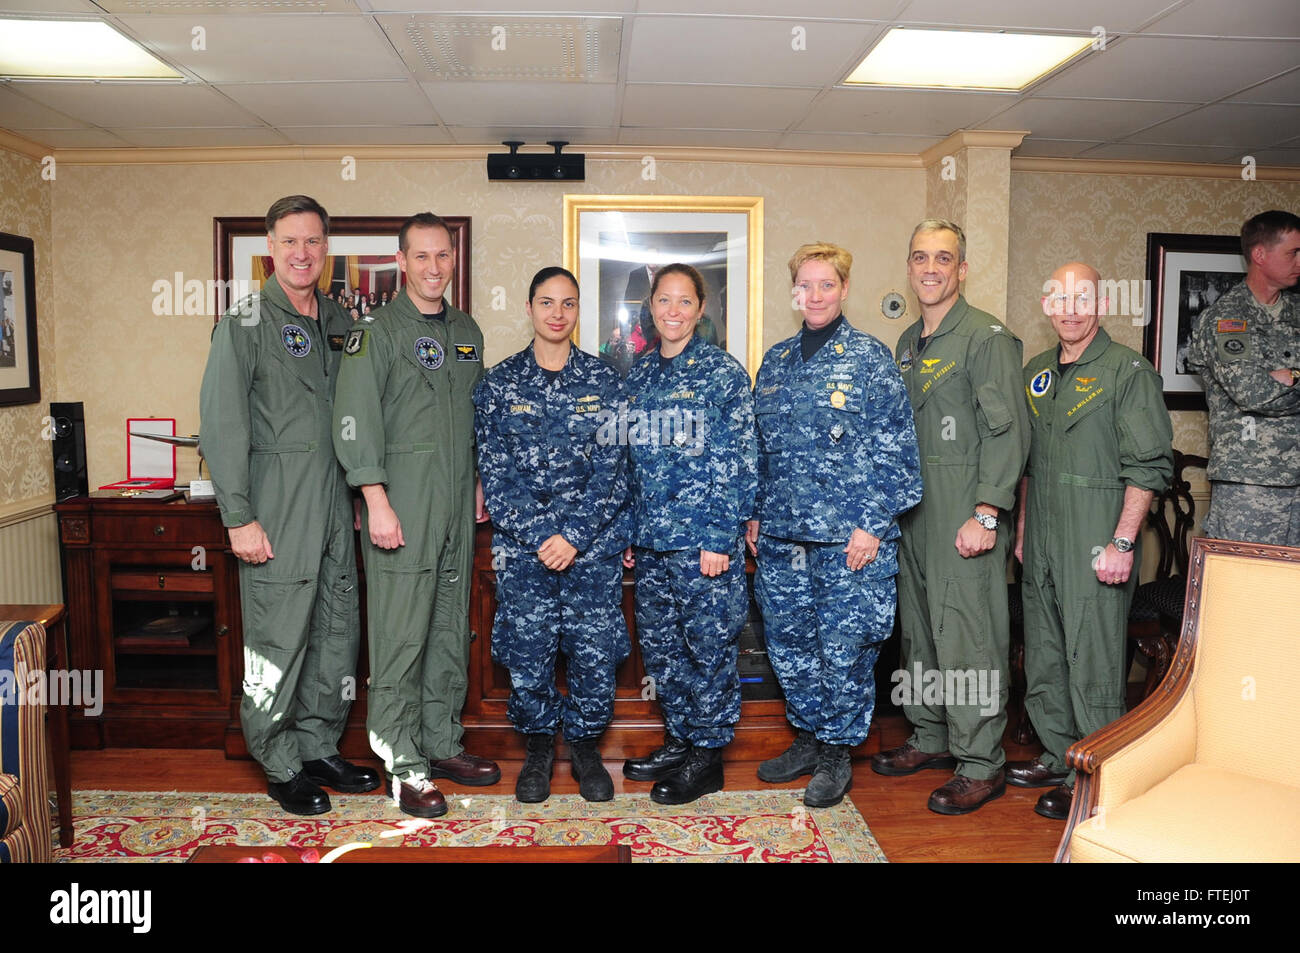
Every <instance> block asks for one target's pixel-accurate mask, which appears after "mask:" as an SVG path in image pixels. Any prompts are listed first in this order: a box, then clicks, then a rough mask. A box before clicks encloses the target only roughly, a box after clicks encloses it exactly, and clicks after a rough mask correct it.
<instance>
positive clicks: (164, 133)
mask: <svg viewBox="0 0 1300 953" xmlns="http://www.w3.org/2000/svg"><path fill="white" fill-rule="evenodd" d="M112 131H113V132H115V133H116V134H117V135H119V136H120V137H122V139H123V140H125V141H126V142H128V143H130V144H131V145H133V146H142V147H144V148H148V149H172V148H186V147H209V148H228V147H232V146H283V145H286V144H288V142H289V140H288V139H286V138H285V137H284V136H282V135H280V134H279V133H278V132H276V131H275V130H274V129H268V128H266V127H265V126H256V127H252V128H247V129H230V128H220V129H119V128H114V129H113V130H112Z"/></svg>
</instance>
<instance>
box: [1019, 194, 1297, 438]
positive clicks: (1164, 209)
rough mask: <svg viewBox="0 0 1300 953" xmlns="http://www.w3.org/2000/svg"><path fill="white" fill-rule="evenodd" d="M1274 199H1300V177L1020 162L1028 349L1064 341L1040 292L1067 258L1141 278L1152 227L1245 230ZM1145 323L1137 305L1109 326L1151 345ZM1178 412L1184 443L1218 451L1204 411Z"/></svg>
mask: <svg viewBox="0 0 1300 953" xmlns="http://www.w3.org/2000/svg"><path fill="white" fill-rule="evenodd" d="M1271 208H1280V209H1289V210H1291V211H1295V210H1296V209H1297V208H1300V183H1297V182H1260V181H1251V182H1247V181H1242V180H1240V179H1208V178H1206V179H1202V178H1187V177H1173V176H1130V175H1124V176H1121V175H1095V174H1080V173H1054V172H1051V173H1049V172H1012V174H1011V256H1010V260H1009V267H1008V272H1009V273H1008V280H1007V288H1008V296H1009V297H1008V306H1007V311H1008V314H1007V318H1008V321H1007V323H1008V324H1009V325H1010V326H1011V327H1012V328H1013V329H1014V330H1015V331H1016V333H1018V334H1019V335H1020V336H1021V338H1022V339H1023V340H1024V342H1025V359H1026V360H1028V359H1029V357H1031V356H1033V355H1034V354H1037V353H1039V352H1040V351H1043V350H1045V349H1047V348H1048V347H1049V346H1051V345H1052V344H1053V343H1055V338H1054V337H1053V334H1052V328H1051V325H1050V323H1049V322H1048V320H1047V318H1045V317H1044V316H1043V313H1042V310H1041V309H1040V306H1039V297H1040V296H1041V294H1042V285H1043V282H1044V281H1046V280H1047V279H1048V278H1049V277H1051V274H1052V272H1053V271H1054V270H1055V269H1056V268H1057V267H1058V266H1059V265H1061V264H1064V263H1065V262H1066V261H1069V260H1071V259H1076V260H1082V261H1085V262H1087V263H1089V264H1092V265H1094V266H1095V267H1096V268H1097V269H1098V270H1099V271H1100V272H1101V274H1102V277H1103V278H1115V279H1119V280H1122V281H1126V282H1128V281H1137V282H1138V287H1139V288H1140V287H1141V283H1142V282H1143V281H1144V280H1145V279H1146V253H1147V252H1146V248H1147V232H1188V233H1194V234H1212V235H1235V234H1237V233H1238V232H1240V230H1241V223H1242V222H1243V221H1245V220H1246V219H1247V218H1250V217H1251V216H1252V215H1255V214H1256V213H1258V212H1263V211H1266V210H1268V209H1271ZM1130 310H1135V309H1132V308H1131V309H1130ZM1144 323H1145V316H1144V315H1141V314H1129V315H1120V316H1115V317H1112V318H1109V319H1105V320H1103V323H1102V326H1103V327H1105V328H1106V330H1107V331H1108V332H1109V334H1110V336H1111V337H1112V338H1114V339H1115V340H1117V341H1119V342H1120V343H1121V344H1126V345H1128V346H1129V347H1131V348H1133V349H1134V350H1136V351H1141V350H1142V332H1143V326H1144ZM1172 418H1173V424H1174V446H1175V447H1176V448H1178V449H1179V450H1182V451H1184V452H1187V453H1197V454H1206V453H1208V452H1209V446H1208V436H1207V433H1206V422H1205V414H1204V412H1199V411H1175V412H1174V413H1173V414H1172Z"/></svg>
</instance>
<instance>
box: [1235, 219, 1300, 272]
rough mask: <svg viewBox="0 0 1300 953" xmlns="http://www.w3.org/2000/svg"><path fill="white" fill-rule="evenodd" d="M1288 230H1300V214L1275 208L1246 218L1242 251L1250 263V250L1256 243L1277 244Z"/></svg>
mask: <svg viewBox="0 0 1300 953" xmlns="http://www.w3.org/2000/svg"><path fill="white" fill-rule="evenodd" d="M1287 232H1300V216H1297V215H1294V214H1292V213H1291V212H1281V211H1278V210H1277V209H1273V210H1272V211H1271V212H1260V213H1259V214H1258V215H1256V216H1255V217H1254V218H1248V219H1246V224H1245V225H1243V226H1241V253H1242V255H1244V256H1245V258H1246V264H1248V265H1249V264H1250V252H1251V249H1253V248H1254V247H1255V246H1256V245H1263V246H1265V247H1269V246H1272V245H1276V244H1277V243H1278V242H1279V241H1280V240H1281V238H1282V236H1283V235H1284V234H1286V233H1287Z"/></svg>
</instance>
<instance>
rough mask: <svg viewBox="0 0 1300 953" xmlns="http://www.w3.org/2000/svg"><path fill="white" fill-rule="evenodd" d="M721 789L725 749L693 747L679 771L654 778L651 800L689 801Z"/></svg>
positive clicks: (667, 802) (680, 802)
mask: <svg viewBox="0 0 1300 953" xmlns="http://www.w3.org/2000/svg"><path fill="white" fill-rule="evenodd" d="M721 790H722V749H721V748H696V747H695V746H693V745H692V746H691V747H690V753H689V754H687V756H686V760H684V761H683V762H682V764H681V767H679V768H678V769H677V770H676V771H674V772H672V773H671V774H669V775H667V776H666V777H664V778H663V779H662V780H660V781H657V782H655V786H654V787H653V788H651V789H650V800H652V801H654V802H655V803H656V804H689V803H690V802H691V801H694V800H697V799H698V798H701V797H703V796H704V795H706V794H712V793H713V792H714V791H721Z"/></svg>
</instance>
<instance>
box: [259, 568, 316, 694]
mask: <svg viewBox="0 0 1300 953" xmlns="http://www.w3.org/2000/svg"><path fill="white" fill-rule="evenodd" d="M241 589H242V610H243V618H244V684H245V686H250V685H251V686H262V687H263V690H265V689H266V688H267V687H270V690H271V691H273V692H278V691H280V690H282V689H283V688H285V687H286V686H285V685H284V678H285V674H286V672H287V671H288V670H289V669H290V668H293V667H294V666H295V664H301V660H302V653H303V651H304V649H305V648H306V646H307V634H308V628H309V626H310V624H311V606H312V601H313V599H314V598H315V596H316V580H314V579H305V578H296V579H295V578H292V577H288V578H286V577H282V576H281V577H277V576H272V575H269V574H267V573H256V574H254V573H247V574H246V576H245V578H244V580H243V586H242V587H241ZM295 680H296V675H295ZM287 687H288V688H289V689H290V690H292V689H293V688H294V687H295V686H287ZM246 690H247V689H246ZM250 694H251V693H250Z"/></svg>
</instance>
